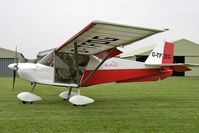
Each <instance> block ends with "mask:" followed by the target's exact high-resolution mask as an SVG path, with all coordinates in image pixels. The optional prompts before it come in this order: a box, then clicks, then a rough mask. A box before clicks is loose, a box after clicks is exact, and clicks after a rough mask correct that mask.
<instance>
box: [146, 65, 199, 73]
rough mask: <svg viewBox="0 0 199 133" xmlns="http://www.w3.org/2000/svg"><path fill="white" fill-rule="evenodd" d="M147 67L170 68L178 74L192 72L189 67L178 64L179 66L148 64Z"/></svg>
mask: <svg viewBox="0 0 199 133" xmlns="http://www.w3.org/2000/svg"><path fill="white" fill-rule="evenodd" d="M147 66H153V67H158V66H159V67H170V68H171V69H173V70H174V71H176V72H185V71H191V69H190V68H189V66H188V65H186V64H182V63H178V64H151V65H150V64H148V65H147ZM198 66H199V65H198Z"/></svg>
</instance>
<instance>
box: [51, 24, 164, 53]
mask: <svg viewBox="0 0 199 133" xmlns="http://www.w3.org/2000/svg"><path fill="white" fill-rule="evenodd" d="M163 31H166V29H165V30H157V29H149V28H142V27H135V26H128V25H121V24H115V23H107V22H102V21H93V22H91V23H90V24H89V25H87V26H86V27H85V28H84V29H82V30H81V31H80V32H79V33H77V34H76V35H75V36H73V37H72V38H71V39H69V40H68V41H66V42H65V43H64V44H63V45H61V46H60V47H58V48H57V49H56V50H55V51H56V52H62V53H74V51H75V50H74V44H75V43H76V44H77V47H78V54H83V55H93V54H97V53H100V52H104V51H106V50H110V49H112V48H115V47H118V46H125V45H128V44H131V43H133V42H136V41H139V40H141V39H144V38H146V37H148V36H151V35H153V34H156V33H160V32H163Z"/></svg>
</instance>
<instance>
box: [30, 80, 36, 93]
mask: <svg viewBox="0 0 199 133" xmlns="http://www.w3.org/2000/svg"><path fill="white" fill-rule="evenodd" d="M36 84H37V83H35V82H32V83H31V85H32V86H33V87H32V90H31V93H33V91H34V89H35V86H36Z"/></svg>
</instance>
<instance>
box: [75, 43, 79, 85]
mask: <svg viewBox="0 0 199 133" xmlns="http://www.w3.org/2000/svg"><path fill="white" fill-rule="evenodd" d="M74 49H75V67H76V77H77V81H76V82H77V87H80V76H79V66H78V63H79V60H78V47H77V42H74Z"/></svg>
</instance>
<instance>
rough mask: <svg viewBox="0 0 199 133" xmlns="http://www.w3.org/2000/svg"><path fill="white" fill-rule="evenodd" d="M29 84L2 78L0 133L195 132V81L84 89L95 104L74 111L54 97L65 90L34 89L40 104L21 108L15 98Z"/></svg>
mask: <svg viewBox="0 0 199 133" xmlns="http://www.w3.org/2000/svg"><path fill="white" fill-rule="evenodd" d="M30 90H31V86H30V83H28V82H26V81H23V80H20V79H17V80H16V86H15V91H14V92H13V91H12V79H11V78H0V132H2V133H4V132H11V133H17V132H19V133H21V132H24V133H44V132H47V133H60V132H69V133H84V132H85V133H87V132H88V133H92V132H93V133H98V132H99V133H109V132H110V133H112V132H113V133H121V132H122V133H123V132H126V133H132V132H138V133H140V132H141V133H142V132H143V133H150V132H152V133H154V132H160V133H167V132H171V133H173V132H177V133H179V132H180V133H181V132H185V133H188V132H190V133H193V132H199V78H198V77H189V78H182V77H181V78H177V77H172V78H168V79H166V80H164V81H158V82H145V83H123V84H116V83H110V84H103V85H97V86H93V87H88V88H82V91H81V92H82V93H81V94H82V95H85V96H88V97H91V98H93V99H95V103H94V104H91V105H88V106H82V107H80V106H79V107H75V106H73V105H71V104H70V103H68V102H67V101H63V100H62V99H61V98H59V97H58V95H59V93H61V92H62V91H65V90H66V89H65V88H58V87H52V86H43V85H38V86H36V89H35V94H37V95H39V96H41V97H42V101H38V102H35V103H33V104H26V105H23V104H22V103H21V102H20V101H19V100H18V99H17V98H16V95H17V94H18V93H20V92H22V91H30Z"/></svg>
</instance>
